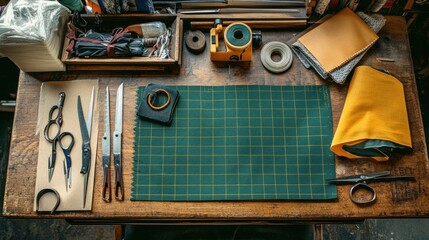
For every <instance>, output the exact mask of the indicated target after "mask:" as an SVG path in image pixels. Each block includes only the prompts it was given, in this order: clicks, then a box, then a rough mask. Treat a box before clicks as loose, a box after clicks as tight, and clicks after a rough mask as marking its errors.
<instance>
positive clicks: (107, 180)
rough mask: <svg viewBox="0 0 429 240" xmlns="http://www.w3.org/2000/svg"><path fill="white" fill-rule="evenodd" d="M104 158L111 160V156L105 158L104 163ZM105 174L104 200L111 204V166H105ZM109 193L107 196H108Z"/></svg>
mask: <svg viewBox="0 0 429 240" xmlns="http://www.w3.org/2000/svg"><path fill="white" fill-rule="evenodd" d="M104 158H109V156H103V162H104V161H105V159H104ZM103 172H104V182H103V200H104V201H105V202H111V201H112V189H111V188H110V166H106V165H104V166H103ZM106 193H107V196H106Z"/></svg>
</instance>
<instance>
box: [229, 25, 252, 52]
mask: <svg viewBox="0 0 429 240" xmlns="http://www.w3.org/2000/svg"><path fill="white" fill-rule="evenodd" d="M224 39H225V44H227V45H228V47H230V48H233V49H244V48H246V47H247V46H249V44H251V42H252V30H251V29H250V27H249V26H247V25H246V24H244V23H241V22H236V23H232V24H230V25H229V26H228V27H227V28H226V29H225V34H224Z"/></svg>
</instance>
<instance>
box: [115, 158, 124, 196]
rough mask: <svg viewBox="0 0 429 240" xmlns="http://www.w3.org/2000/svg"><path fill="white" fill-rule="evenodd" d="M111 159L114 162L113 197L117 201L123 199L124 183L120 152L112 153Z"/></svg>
mask: <svg viewBox="0 0 429 240" xmlns="http://www.w3.org/2000/svg"><path fill="white" fill-rule="evenodd" d="M113 160H114V162H115V183H116V184H115V198H116V200H118V201H122V200H124V184H123V180H122V163H121V162H122V157H121V154H113ZM119 191H120V192H119Z"/></svg>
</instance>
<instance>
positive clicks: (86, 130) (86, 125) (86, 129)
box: [77, 88, 94, 208]
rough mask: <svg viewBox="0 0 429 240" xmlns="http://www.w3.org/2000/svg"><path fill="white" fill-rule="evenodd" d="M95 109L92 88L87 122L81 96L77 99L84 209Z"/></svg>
mask: <svg viewBox="0 0 429 240" xmlns="http://www.w3.org/2000/svg"><path fill="white" fill-rule="evenodd" d="M93 107H94V88H92V94H91V100H90V103H89V111H88V116H87V117H88V118H87V121H85V116H84V114H83V109H82V101H81V98H80V96H78V97H77V114H78V118H79V126H80V131H81V135H82V168H81V169H80V173H81V174H83V177H84V180H83V207H84V208H85V204H86V195H87V190H88V177H89V173H90V172H89V170H90V168H91V126H92V110H93Z"/></svg>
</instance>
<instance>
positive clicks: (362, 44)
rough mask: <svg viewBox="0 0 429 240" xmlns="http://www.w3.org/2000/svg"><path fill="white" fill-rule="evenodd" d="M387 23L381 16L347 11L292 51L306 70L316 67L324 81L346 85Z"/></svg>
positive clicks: (301, 39)
mask: <svg viewBox="0 0 429 240" xmlns="http://www.w3.org/2000/svg"><path fill="white" fill-rule="evenodd" d="M385 22H386V20H385V19H384V17H383V16H381V15H377V14H374V15H371V16H369V15H367V14H365V13H362V12H358V13H354V12H353V11H352V10H350V9H349V8H347V7H346V8H344V9H343V10H341V11H340V12H338V13H337V14H336V15H334V16H332V17H330V18H328V19H327V20H325V21H324V22H323V23H321V24H320V25H318V26H316V27H314V28H312V29H311V30H309V31H308V32H306V33H305V34H303V35H302V36H301V37H299V38H298V39H297V41H296V42H294V43H293V44H292V48H293V50H294V52H295V53H296V55H297V56H298V58H299V59H300V61H301V62H302V63H303V64H304V66H305V67H307V68H311V67H313V68H314V69H315V70H316V71H317V73H318V74H319V75H320V76H321V77H322V78H324V79H326V78H328V77H331V78H332V80H333V81H335V82H337V83H340V84H343V83H344V82H345V80H346V78H347V76H348V74H349V73H350V72H351V71H352V70H353V68H354V66H356V64H357V63H358V62H359V61H360V59H361V58H362V57H363V56H364V54H365V53H366V51H367V50H368V49H369V48H370V47H371V46H372V45H373V44H374V43H375V42H376V41H377V40H378V36H377V34H376V32H378V31H379V30H380V29H381V28H382V27H383V26H384V24H385Z"/></svg>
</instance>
